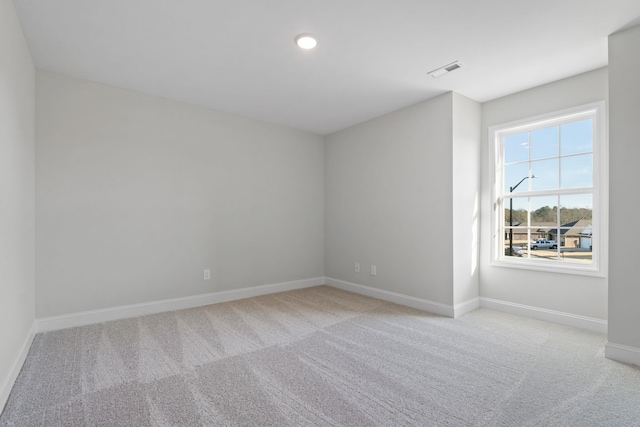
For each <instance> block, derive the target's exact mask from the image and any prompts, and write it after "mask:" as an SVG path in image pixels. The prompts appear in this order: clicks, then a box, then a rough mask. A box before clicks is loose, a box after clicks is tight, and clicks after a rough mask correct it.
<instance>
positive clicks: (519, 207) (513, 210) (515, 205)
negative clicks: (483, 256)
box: [504, 197, 529, 256]
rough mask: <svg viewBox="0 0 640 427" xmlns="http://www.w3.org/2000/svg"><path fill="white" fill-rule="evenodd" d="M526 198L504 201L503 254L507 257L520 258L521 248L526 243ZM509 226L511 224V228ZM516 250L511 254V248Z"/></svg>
mask: <svg viewBox="0 0 640 427" xmlns="http://www.w3.org/2000/svg"><path fill="white" fill-rule="evenodd" d="M528 204H529V202H528V198H526V197H514V198H512V199H511V198H507V199H505V201H504V224H505V227H504V248H505V250H504V254H505V256H509V255H510V254H513V256H521V255H522V251H521V248H522V247H523V246H526V244H527V241H528V234H527V233H528V228H527V206H528ZM510 224H513V226H511V225H510ZM512 247H513V248H514V249H516V250H515V251H514V252H511V248H512Z"/></svg>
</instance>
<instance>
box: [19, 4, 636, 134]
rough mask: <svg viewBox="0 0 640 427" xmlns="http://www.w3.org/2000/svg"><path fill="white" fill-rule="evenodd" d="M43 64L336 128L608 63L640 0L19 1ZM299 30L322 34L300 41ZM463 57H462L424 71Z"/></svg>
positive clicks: (283, 121) (298, 123) (267, 117)
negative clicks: (442, 98) (311, 41)
mask: <svg viewBox="0 0 640 427" xmlns="http://www.w3.org/2000/svg"><path fill="white" fill-rule="evenodd" d="M14 3H15V5H16V8H17V9H18V13H19V16H20V19H21V22H22V25H23V28H24V32H25V35H26V38H27V41H28V43H29V46H30V49H31V54H32V55H33V58H34V61H35V63H36V66H37V67H38V68H41V69H46V70H51V71H56V72H60V73H64V74H68V75H72V76H77V77H82V78H85V79H89V80H93V81H97V82H103V83H108V84H112V85H115V86H120V87H124V88H129V89H133V90H137V91H140V92H145V93H149V94H154V95H159V96H162V97H166V98H171V99H175V100H179V101H184V102H188V103H192V104H196V105H201V106H205V107H209V108H212V109H216V110H221V111H226V112H230V113H235V114H239V115H242V116H246V117H251V118H255V119H259V120H264V121H267V122H272V123H276V124H280V125H285V126H289V127H293V128H298V129H303V130H307V131H311V132H314V133H318V134H321V135H325V134H328V133H331V132H334V131H337V130H340V129H343V128H345V127H348V126H351V125H353V124H356V123H359V122H362V121H365V120H368V119H371V118H373V117H376V116H379V115H381V114H384V113H387V112H390V111H394V110H396V109H398V108H401V107H405V106H407V105H411V104H414V103H416V102H419V101H422V100H425V99H428V98H431V97H433V96H436V95H439V94H441V93H444V92H446V91H450V90H454V91H456V92H458V93H460V94H462V95H465V96H467V97H469V98H472V99H475V100H477V101H480V102H484V101H487V100H490V99H494V98H497V97H500V96H503V95H507V94H510V93H513V92H517V91H520V90H523V89H527V88H530V87H533V86H537V85H540V84H544V83H547V82H551V81H554V80H558V79H561V78H564V77H568V76H571V75H575V74H579V73H581V72H584V71H588V70H592V69H595V68H599V67H602V66H605V65H606V64H607V35H609V34H611V33H613V32H615V31H617V30H619V29H620V28H622V27H625V26H629V25H630V24H632V23H640V21H639V20H638V18H639V17H640V1H639V0H483V1H479V0H313V1H312V0H91V1H87V0H14ZM299 33H313V34H314V35H316V36H317V38H318V47H317V48H316V49H315V50H313V51H302V50H300V49H299V48H297V47H296V46H295V44H294V37H295V36H296V35H297V34H299ZM454 60H459V61H460V62H461V63H462V64H463V68H461V69H459V70H457V71H454V72H452V73H450V74H447V75H445V76H443V77H440V78H438V79H433V78H432V77H430V76H428V75H427V74H426V73H427V72H428V71H430V70H432V69H434V68H438V67H440V66H442V65H445V64H448V63H450V62H452V61H454Z"/></svg>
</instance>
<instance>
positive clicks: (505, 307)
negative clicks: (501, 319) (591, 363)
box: [480, 297, 607, 334]
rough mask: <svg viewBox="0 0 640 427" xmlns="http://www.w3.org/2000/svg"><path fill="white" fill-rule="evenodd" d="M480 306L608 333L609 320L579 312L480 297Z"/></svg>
mask: <svg viewBox="0 0 640 427" xmlns="http://www.w3.org/2000/svg"><path fill="white" fill-rule="evenodd" d="M480 307H482V308H488V309H490V310H495V311H502V312H504V313H510V314H516V315H518V316H523V317H530V318H533V319H538V320H544V321H545V322H551V323H558V324H560V325H565V326H572V327H574V328H581V329H587V330H589V331H594V332H600V333H602V334H606V333H607V321H606V320H602V319H595V318H593V317H586V316H579V315H577V314H571V313H564V312H562V311H555V310H548V309H546V308H539V307H532V306H529V305H523V304H516V303H513V302H509V301H501V300H497V299H492V298H484V297H480Z"/></svg>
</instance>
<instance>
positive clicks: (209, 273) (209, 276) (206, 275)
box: [204, 269, 211, 280]
mask: <svg viewBox="0 0 640 427" xmlns="http://www.w3.org/2000/svg"><path fill="white" fill-rule="evenodd" d="M209 279H211V270H209V269H207V270H205V271H204V280H209Z"/></svg>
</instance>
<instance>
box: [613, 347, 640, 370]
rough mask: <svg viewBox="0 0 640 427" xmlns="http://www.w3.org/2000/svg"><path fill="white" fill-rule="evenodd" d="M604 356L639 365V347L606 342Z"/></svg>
mask: <svg viewBox="0 0 640 427" xmlns="http://www.w3.org/2000/svg"><path fill="white" fill-rule="evenodd" d="M604 357H606V358H607V359H611V360H615V361H616V362H622V363H628V364H629V365H636V366H640V348H636V347H629V346H628V345H622V344H616V343H612V342H607V345H606V346H605V348H604Z"/></svg>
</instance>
